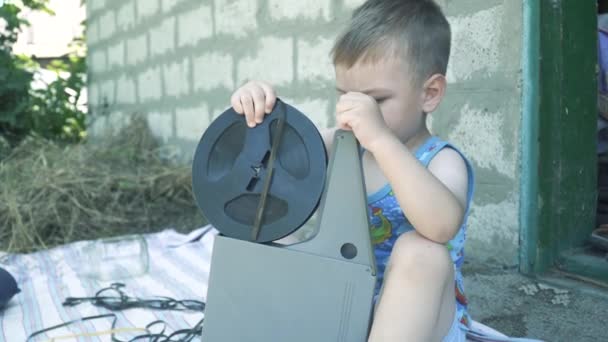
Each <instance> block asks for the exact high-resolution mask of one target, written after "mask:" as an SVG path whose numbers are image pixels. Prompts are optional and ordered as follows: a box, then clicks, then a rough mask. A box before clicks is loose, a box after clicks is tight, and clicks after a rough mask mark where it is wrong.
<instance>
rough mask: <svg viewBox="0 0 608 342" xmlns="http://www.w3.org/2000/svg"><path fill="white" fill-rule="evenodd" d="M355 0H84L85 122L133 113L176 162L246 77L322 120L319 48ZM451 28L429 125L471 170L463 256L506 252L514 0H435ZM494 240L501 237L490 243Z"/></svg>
mask: <svg viewBox="0 0 608 342" xmlns="http://www.w3.org/2000/svg"><path fill="white" fill-rule="evenodd" d="M362 2H363V0H311V1H300V0H88V1H87V5H88V9H87V12H88V18H87V20H88V31H87V41H88V47H89V56H88V63H89V98H90V104H89V106H90V108H89V109H90V112H91V118H92V120H91V126H90V131H91V133H92V134H93V135H96V136H104V135H111V134H113V133H115V132H117V131H118V130H119V129H120V128H121V127H122V126H124V125H125V123H126V122H128V118H129V117H130V116H132V115H134V114H135V113H142V114H145V115H146V117H147V119H148V123H149V126H150V128H151V129H152V131H153V133H154V134H155V135H156V136H157V137H159V138H160V139H161V141H163V142H164V143H165V144H166V145H167V146H171V147H172V148H173V150H174V151H175V153H176V154H177V155H179V156H181V157H182V160H184V161H187V160H189V159H190V158H191V157H192V154H193V152H194V148H195V146H196V143H197V141H198V139H199V138H200V136H201V135H202V132H203V131H204V130H205V128H206V127H207V126H208V125H209V123H210V122H211V121H212V120H213V119H214V118H215V117H217V116H218V115H219V114H221V113H222V112H223V110H225V109H226V108H227V107H228V105H229V97H230V95H231V93H232V91H233V90H234V89H235V88H236V87H238V86H239V85H241V84H243V83H244V82H246V81H247V80H251V79H263V80H266V81H268V82H270V83H272V84H273V85H274V86H275V88H276V89H277V92H278V94H279V96H280V97H282V98H283V99H284V100H286V101H287V102H289V103H291V104H293V105H295V106H296V107H297V108H299V109H300V110H301V111H302V112H304V113H306V114H307V115H309V117H310V118H311V119H312V120H313V121H314V122H315V124H316V125H317V126H318V127H320V128H322V127H327V126H331V125H333V123H334V119H333V113H334V107H335V101H336V97H335V88H334V87H335V84H334V72H333V67H332V65H331V63H330V59H329V55H328V54H329V50H330V48H331V46H332V43H333V40H334V38H335V37H336V36H337V35H338V33H339V32H340V29H341V28H342V27H343V26H344V24H345V22H346V21H347V20H348V18H349V16H350V14H351V12H352V10H353V9H354V8H355V7H356V6H358V5H359V4H361V3H362ZM439 3H440V4H441V5H442V6H443V7H444V9H445V12H446V14H447V15H448V17H449V20H450V22H451V24H452V29H453V32H454V43H453V54H452V59H451V64H450V69H449V72H448V79H449V82H450V86H449V90H448V95H447V98H446V100H445V102H444V104H443V105H442V107H441V109H440V110H439V111H438V112H437V113H434V114H433V115H432V116H431V118H430V125H431V127H432V129H433V130H434V132H435V133H438V134H440V135H441V136H443V137H445V138H448V139H450V140H451V141H453V142H454V143H455V144H456V145H458V146H459V147H460V148H461V149H462V150H463V152H465V153H466V154H467V155H468V156H469V157H470V158H471V161H472V162H473V164H474V166H475V168H476V170H477V175H478V178H477V189H478V190H477V194H476V198H475V203H474V206H473V208H472V216H471V220H470V231H469V232H470V233H469V237H470V239H469V241H470V244H469V246H470V248H469V249H468V250H469V251H470V252H469V255H472V256H473V257H479V258H482V259H490V258H491V259H496V260H497V261H500V262H504V263H507V264H513V263H515V262H516V261H517V260H516V259H517V245H518V236H519V234H518V233H519V226H518V203H519V190H518V178H519V176H518V174H519V169H518V165H519V164H518V160H519V149H518V142H519V134H518V132H519V120H520V113H521V110H520V97H521V96H520V88H519V84H520V72H519V69H520V57H519V56H520V55H521V37H522V35H521V26H522V24H521V23H522V10H521V2H520V1H511V0H469V1H466V2H454V1H449V0H441V1H439ZM496 243H500V244H501V245H504V246H505V247H504V248H502V249H501V250H498V251H497V249H496Z"/></svg>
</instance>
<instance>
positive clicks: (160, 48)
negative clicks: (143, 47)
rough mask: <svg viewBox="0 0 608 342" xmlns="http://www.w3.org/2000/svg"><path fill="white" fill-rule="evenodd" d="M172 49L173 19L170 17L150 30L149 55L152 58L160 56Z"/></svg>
mask: <svg viewBox="0 0 608 342" xmlns="http://www.w3.org/2000/svg"><path fill="white" fill-rule="evenodd" d="M174 48H175V17H172V18H168V19H165V20H164V21H163V22H162V23H161V24H160V25H158V26H156V27H155V28H153V29H151V30H150V53H151V54H152V55H153V56H155V55H161V54H164V53H165V52H167V51H170V50H173V49H174Z"/></svg>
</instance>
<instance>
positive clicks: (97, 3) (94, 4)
mask: <svg viewBox="0 0 608 342" xmlns="http://www.w3.org/2000/svg"><path fill="white" fill-rule="evenodd" d="M105 5H106V1H105V0H87V6H89V9H90V10H91V11H97V10H100V9H102V8H104V7H105Z"/></svg>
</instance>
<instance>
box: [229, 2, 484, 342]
mask: <svg viewBox="0 0 608 342" xmlns="http://www.w3.org/2000/svg"><path fill="white" fill-rule="evenodd" d="M450 35H451V34H450V27H449V24H448V22H447V20H446V18H445V17H444V15H443V13H442V12H441V9H440V8H439V7H438V6H437V5H436V4H435V3H434V2H433V0H368V1H367V2H366V3H364V4H363V5H362V6H361V7H359V8H358V9H357V10H356V11H355V12H354V14H353V17H352V20H351V22H350V25H349V27H348V28H347V29H346V31H345V32H344V34H343V35H342V36H340V37H339V38H338V40H337V41H336V43H335V45H334V48H333V49H332V57H333V62H334V66H335V73H336V83H337V87H336V88H337V91H338V93H339V99H338V102H337V105H336V122H337V127H335V128H333V129H330V130H327V131H325V132H323V137H324V141H325V143H326V145H327V147H328V150H330V146H331V143H332V141H331V140H332V137H333V134H334V132H335V130H336V129H345V130H352V131H353V133H354V135H355V136H356V137H357V139H358V141H359V142H360V144H361V145H362V147H363V148H364V152H363V156H362V164H363V170H364V175H365V183H366V187H367V189H366V190H367V193H368V195H369V197H368V204H369V215H370V216H369V217H370V221H371V223H372V233H371V234H372V239H373V243H374V250H375V255H376V261H377V263H378V283H379V284H378V288H377V297H376V308H375V313H374V321H373V323H372V327H371V332H370V337H369V340H370V341H424V342H427V341H464V340H465V330H466V327H467V326H468V322H469V318H468V314H467V312H466V304H467V302H466V298H465V297H464V295H463V291H462V276H461V273H460V267H461V265H462V258H463V245H464V239H465V223H466V216H467V212H468V208H469V204H470V201H471V195H472V187H473V178H472V170H471V167H470V165H469V164H468V162H467V161H466V159H465V158H464V157H463V156H462V154H460V153H459V152H458V151H457V150H456V149H454V148H453V147H451V146H449V145H448V144H447V143H445V142H443V141H441V140H440V139H439V138H437V137H433V136H431V134H430V133H429V131H428V129H427V127H426V116H427V115H428V114H429V113H431V112H433V111H434V110H435V109H436V108H437V107H438V105H439V103H440V102H441V100H442V98H443V96H444V93H445V89H446V79H445V76H444V75H445V73H446V68H447V62H448V58H449V54H450ZM275 100H276V95H275V92H274V91H273V89H272V88H271V87H270V86H269V85H268V84H266V83H263V82H249V83H247V84H245V85H244V86H242V87H241V88H240V89H238V90H237V91H236V92H235V93H234V94H233V96H232V98H231V104H232V106H233V108H234V109H235V110H236V111H237V112H238V113H241V114H244V115H245V117H246V120H247V123H248V125H249V126H250V127H255V125H256V124H257V123H261V122H262V120H263V118H264V115H265V114H267V113H270V111H271V110H272V108H273V106H274V103H275ZM455 285H456V286H455ZM455 289H456V291H455Z"/></svg>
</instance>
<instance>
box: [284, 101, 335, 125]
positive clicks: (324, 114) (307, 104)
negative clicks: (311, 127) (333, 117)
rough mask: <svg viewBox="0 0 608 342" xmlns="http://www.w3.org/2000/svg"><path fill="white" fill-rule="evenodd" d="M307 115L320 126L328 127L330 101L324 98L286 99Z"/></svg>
mask: <svg viewBox="0 0 608 342" xmlns="http://www.w3.org/2000/svg"><path fill="white" fill-rule="evenodd" d="M284 100H285V102H286V103H289V104H290V105H292V106H293V107H295V108H297V109H298V110H299V111H300V112H302V113H303V114H304V115H306V116H307V117H308V118H309V119H310V120H311V121H312V122H313V123H314V124H315V126H317V127H318V128H320V129H322V128H327V126H328V123H329V113H328V106H329V101H328V100H324V99H314V98H305V99H300V100H291V99H288V98H286V99H284Z"/></svg>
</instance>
